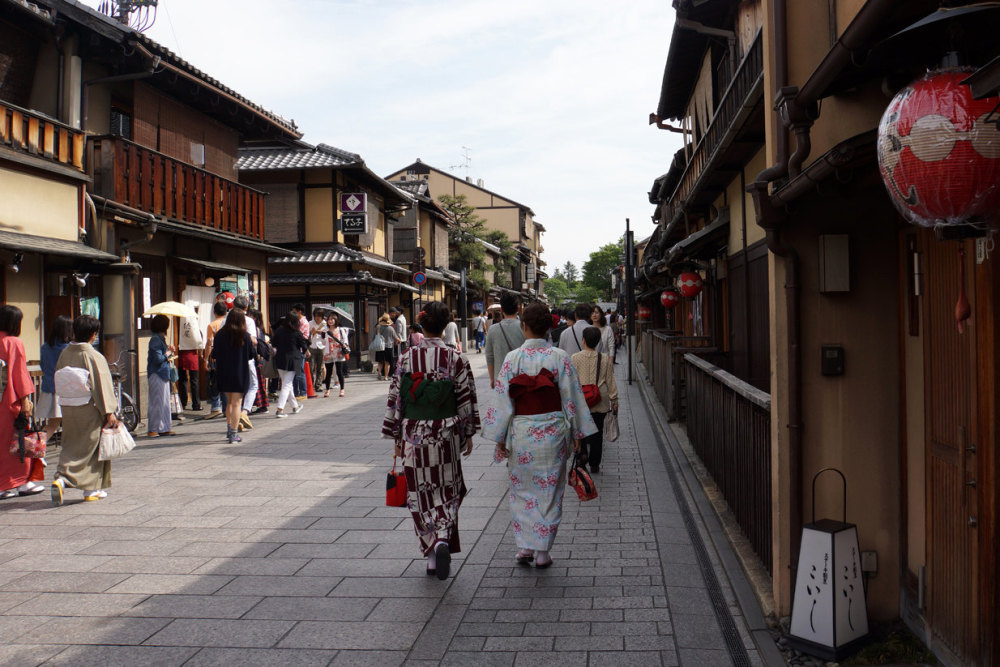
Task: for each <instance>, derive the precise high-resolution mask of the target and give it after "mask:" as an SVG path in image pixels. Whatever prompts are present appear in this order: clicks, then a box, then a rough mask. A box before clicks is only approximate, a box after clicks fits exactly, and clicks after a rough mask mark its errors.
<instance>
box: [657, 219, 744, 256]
mask: <svg viewBox="0 0 1000 667" xmlns="http://www.w3.org/2000/svg"><path fill="white" fill-rule="evenodd" d="M728 235H729V210H728V209H723V210H722V211H721V212H720V214H719V217H718V218H716V219H715V220H714V221H713V222H712V223H711V224H709V225H706V226H705V227H703V228H702V229H699V230H698V231H696V232H695V233H693V234H691V235H690V236H688V237H687V238H685V239H684V240H682V241H678V242H677V243H675V244H674V246H673V247H672V248H670V251H669V252H668V253H667V262H668V263H672V262H675V261H677V260H679V259H683V258H685V257H696V256H697V255H698V253H699V251H701V250H702V249H704V248H706V247H710V246H712V244H713V243H715V242H718V241H722V240H724V239H725V238H726V237H727V236H728ZM710 250H711V251H712V252H711V254H712V255H714V254H715V250H716V248H715V247H714V246H712V247H710Z"/></svg>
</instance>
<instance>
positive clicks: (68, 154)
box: [0, 101, 84, 173]
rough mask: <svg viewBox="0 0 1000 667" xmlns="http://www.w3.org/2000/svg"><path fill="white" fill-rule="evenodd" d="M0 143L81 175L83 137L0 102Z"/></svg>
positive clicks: (79, 133) (43, 117)
mask: <svg viewBox="0 0 1000 667" xmlns="http://www.w3.org/2000/svg"><path fill="white" fill-rule="evenodd" d="M0 143H2V144H3V145H4V146H6V147H8V148H10V149H12V150H14V151H16V152H18V153H23V154H25V155H33V156H35V157H39V158H42V159H45V160H51V161H52V162H55V163H58V164H62V165H65V166H66V167H68V168H70V169H75V170H76V171H79V172H81V173H82V172H83V149H84V135H83V132H82V131H80V130H76V129H73V128H72V127H70V126H69V125H63V124H62V123H60V122H59V121H56V120H52V119H51V118H48V117H46V116H43V115H41V114H37V113H32V112H31V111H28V110H27V109H22V108H20V107H17V106H14V105H13V104H7V103H5V102H3V101H0Z"/></svg>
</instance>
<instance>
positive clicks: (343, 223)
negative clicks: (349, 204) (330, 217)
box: [340, 213, 368, 235]
mask: <svg viewBox="0 0 1000 667" xmlns="http://www.w3.org/2000/svg"><path fill="white" fill-rule="evenodd" d="M340 231H342V232H343V233H345V234H362V235H363V234H367V233H368V214H367V213H344V214H343V215H342V216H340Z"/></svg>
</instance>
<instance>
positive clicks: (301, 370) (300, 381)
mask: <svg viewBox="0 0 1000 667" xmlns="http://www.w3.org/2000/svg"><path fill="white" fill-rule="evenodd" d="M310 370H311V369H310ZM292 390H293V391H294V392H295V395H296V396H305V395H306V394H307V393H308V390H307V389H306V360H305V358H302V359H300V360H299V362H298V366H297V367H296V369H295V380H294V381H293V382H292Z"/></svg>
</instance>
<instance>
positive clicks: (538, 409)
mask: <svg viewBox="0 0 1000 667" xmlns="http://www.w3.org/2000/svg"><path fill="white" fill-rule="evenodd" d="M555 380H556V378H555V376H554V375H553V374H552V371H550V370H549V369H547V368H543V369H542V370H541V372H539V373H538V375H527V374H525V373H521V374H520V375H518V376H516V377H514V378H512V379H511V381H510V397H511V398H512V399H514V414H515V415H542V414H546V413H548V412H562V396H561V395H560V394H559V387H558V386H557V385H556V381H555Z"/></svg>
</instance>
